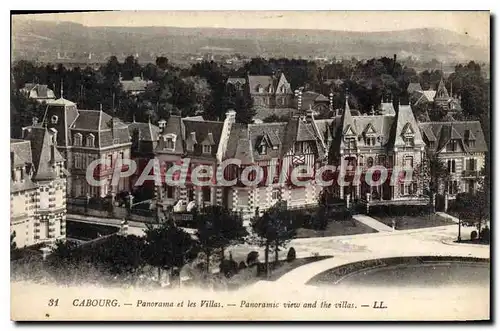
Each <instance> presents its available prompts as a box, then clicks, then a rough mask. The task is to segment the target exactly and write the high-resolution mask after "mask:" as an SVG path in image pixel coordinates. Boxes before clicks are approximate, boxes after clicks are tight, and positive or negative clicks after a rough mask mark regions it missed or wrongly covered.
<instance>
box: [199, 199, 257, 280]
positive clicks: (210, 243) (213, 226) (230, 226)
mask: <svg viewBox="0 0 500 331" xmlns="http://www.w3.org/2000/svg"><path fill="white" fill-rule="evenodd" d="M193 216H194V220H195V222H196V225H197V236H198V241H199V243H200V246H201V250H202V251H203V252H204V253H205V256H206V259H207V261H206V268H207V269H206V271H207V273H208V272H209V268H210V258H211V256H212V255H213V252H214V251H215V250H217V249H220V250H221V257H222V259H224V250H225V248H226V247H228V246H229V245H232V244H235V243H242V242H244V238H245V236H247V234H248V233H247V230H246V228H245V227H244V226H243V219H242V218H241V216H240V215H238V214H236V213H233V212H231V211H229V210H227V209H226V208H224V207H222V206H207V207H205V208H203V209H202V210H200V211H195V213H194V215H193Z"/></svg>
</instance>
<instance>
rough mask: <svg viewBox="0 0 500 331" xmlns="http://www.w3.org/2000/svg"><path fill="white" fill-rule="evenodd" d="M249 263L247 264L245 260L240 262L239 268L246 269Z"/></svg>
mask: <svg viewBox="0 0 500 331" xmlns="http://www.w3.org/2000/svg"><path fill="white" fill-rule="evenodd" d="M246 267H247V265H246V264H245V261H241V262H240V264H239V265H238V269H240V270H242V269H246Z"/></svg>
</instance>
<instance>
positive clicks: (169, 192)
mask: <svg viewBox="0 0 500 331" xmlns="http://www.w3.org/2000/svg"><path fill="white" fill-rule="evenodd" d="M173 198H174V188H173V187H172V186H167V199H173Z"/></svg>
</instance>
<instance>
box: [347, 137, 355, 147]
mask: <svg viewBox="0 0 500 331" xmlns="http://www.w3.org/2000/svg"><path fill="white" fill-rule="evenodd" d="M346 143H347V148H348V149H355V148H356V139H355V138H348V139H346Z"/></svg>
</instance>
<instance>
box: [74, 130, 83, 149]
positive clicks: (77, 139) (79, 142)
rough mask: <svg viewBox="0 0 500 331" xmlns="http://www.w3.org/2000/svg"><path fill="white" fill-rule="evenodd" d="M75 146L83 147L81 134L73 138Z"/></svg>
mask: <svg viewBox="0 0 500 331" xmlns="http://www.w3.org/2000/svg"><path fill="white" fill-rule="evenodd" d="M73 146H82V135H81V134H80V133H76V134H75V135H74V136H73Z"/></svg>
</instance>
